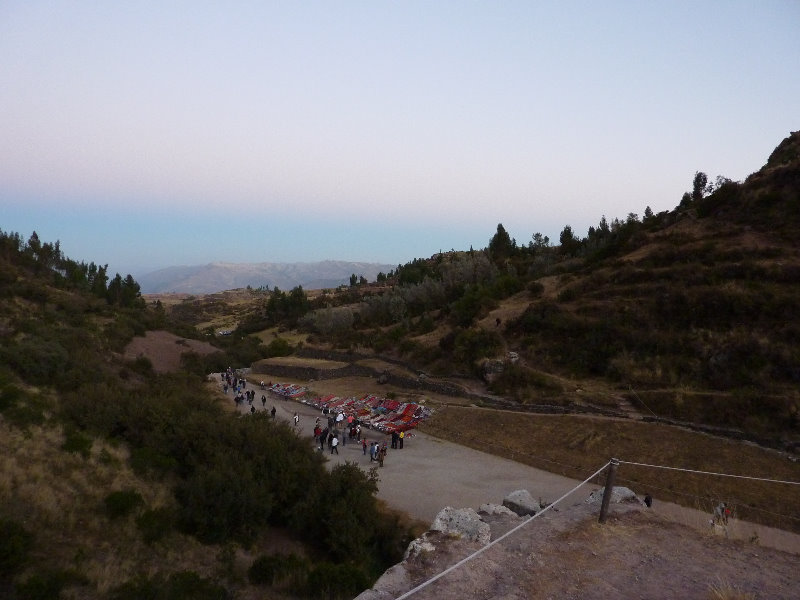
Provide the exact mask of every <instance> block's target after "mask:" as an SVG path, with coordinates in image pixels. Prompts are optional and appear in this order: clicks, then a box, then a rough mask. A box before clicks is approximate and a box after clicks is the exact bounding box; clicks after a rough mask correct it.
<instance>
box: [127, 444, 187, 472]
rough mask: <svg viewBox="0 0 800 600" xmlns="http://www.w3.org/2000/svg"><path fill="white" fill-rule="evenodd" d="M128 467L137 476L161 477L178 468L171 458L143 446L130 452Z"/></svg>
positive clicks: (176, 462)
mask: <svg viewBox="0 0 800 600" xmlns="http://www.w3.org/2000/svg"><path fill="white" fill-rule="evenodd" d="M130 465H131V468H132V469H133V471H134V472H135V473H136V474H137V475H150V476H157V477H160V476H163V475H166V474H167V473H169V472H171V471H172V470H173V469H175V468H176V467H177V466H178V461H176V460H175V459H174V458H172V457H171V456H168V455H166V454H162V453H161V452H159V451H158V450H155V449H154V448H150V447H149V446H144V447H142V448H134V449H133V450H132V451H131V458H130Z"/></svg>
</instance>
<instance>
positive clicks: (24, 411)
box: [0, 232, 412, 600]
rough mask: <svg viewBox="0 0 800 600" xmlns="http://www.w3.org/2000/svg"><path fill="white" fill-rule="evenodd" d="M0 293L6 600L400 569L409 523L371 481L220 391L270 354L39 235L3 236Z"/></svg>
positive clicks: (300, 589) (334, 588) (168, 597)
mask: <svg viewBox="0 0 800 600" xmlns="http://www.w3.org/2000/svg"><path fill="white" fill-rule="evenodd" d="M0 284H2V285H0V455H2V468H0V597H2V598H4V599H7V600H17V599H19V600H33V599H44V598H47V599H57V598H65V599H66V598H71V599H77V598H80V599H82V600H83V599H87V600H95V599H97V600H100V599H108V600H127V599H131V600H132V599H134V598H136V599H139V598H154V599H156V600H161V599H165V600H178V599H187V600H188V599H193V600H197V599H199V600H202V599H209V600H210V599H214V600H223V599H227V598H234V597H235V598H241V599H243V600H246V599H250V598H253V599H255V598H259V599H263V598H276V599H280V598H297V597H309V596H313V595H314V594H316V593H326V594H328V593H330V594H331V595H332V596H334V597H352V596H354V595H355V594H356V593H357V592H358V591H360V590H362V589H364V588H365V587H367V586H368V585H369V583H370V581H372V580H373V579H374V578H375V577H376V576H377V575H378V574H379V573H380V572H381V571H382V570H383V569H385V568H386V566H388V565H389V564H392V563H393V562H395V561H396V560H398V559H399V558H400V556H401V555H402V551H403V549H404V547H405V545H406V543H407V541H408V539H410V538H411V537H412V535H411V532H410V525H409V524H408V522H407V521H406V520H404V519H403V518H401V517H400V516H398V515H397V514H395V513H393V512H391V511H390V510H387V509H385V508H384V507H382V505H380V504H379V503H378V501H377V499H376V498H375V494H376V491H377V487H376V480H375V477H374V476H373V475H370V474H369V473H365V472H362V471H361V470H360V469H358V468H356V467H354V466H348V465H342V466H339V467H338V468H335V469H332V470H328V469H326V467H325V465H324V460H323V459H322V458H321V457H320V456H319V454H318V453H316V452H314V449H313V448H312V446H311V444H309V443H308V440H306V439H305V438H303V437H301V436H300V435H298V432H297V431H296V430H294V429H292V428H291V426H290V425H289V424H288V422H287V421H286V420H284V419H271V418H269V416H268V415H259V416H250V415H248V416H247V417H244V418H240V417H238V416H237V415H236V414H235V413H234V412H233V411H231V410H230V404H229V402H222V398H221V397H220V396H221V395H220V394H219V391H218V389H219V385H218V381H219V380H218V379H217V384H216V385H211V386H210V385H209V384H208V382H207V381H206V379H207V374H208V373H210V372H213V371H216V372H220V371H223V370H224V369H225V367H226V366H227V365H230V364H236V365H239V364H243V363H245V362H246V361H252V360H253V359H254V358H255V357H259V356H260V354H259V351H258V344H257V342H256V343H253V342H248V341H236V340H228V339H225V340H215V339H214V338H208V337H207V336H203V335H202V334H200V333H199V332H197V331H196V330H195V329H193V328H192V327H190V326H187V325H186V324H184V323H180V322H176V321H173V320H171V319H170V317H169V316H168V315H167V314H166V312H167V311H166V310H165V307H164V306H163V305H162V304H160V303H158V302H156V303H153V304H151V305H149V306H147V305H146V303H145V302H144V300H143V299H142V298H141V296H140V294H139V288H138V284H137V283H136V282H135V281H134V280H133V279H132V278H131V277H130V276H129V277H126V278H124V279H123V278H122V277H120V276H119V275H117V276H116V277H115V278H110V277H108V276H107V274H106V273H105V269H104V268H102V267H98V266H97V265H95V264H94V263H90V264H88V265H87V264H85V263H82V262H76V261H74V260H71V259H69V258H67V257H65V256H63V254H62V253H61V252H60V250H59V245H58V243H55V244H53V243H50V242H42V241H41V240H39V239H38V236H37V235H36V234H35V233H34V234H32V235H31V237H30V238H29V239H28V240H27V241H25V240H23V239H22V238H21V236H19V234H14V233H7V232H0ZM165 330H169V333H167V332H165ZM155 332H158V333H155ZM202 338H205V339H202ZM210 342H213V344H212V343H210ZM153 348H157V351H158V352H159V353H160V354H159V356H160V357H159V358H156V359H152V360H151V358H150V357H149V356H148V354H150V356H152V354H151V352H152V349H153ZM175 350H177V352H174V353H173V351H175ZM351 510H352V511H355V513H357V514H358V515H359V518H358V521H357V522H352V521H342V520H341V516H342V515H343V514H345V513H346V512H349V511H351ZM332 572H337V573H340V572H341V573H344V574H345V576H344V577H343V578H342V579H341V580H338V579H336V580H333V579H331V577H330V573H332Z"/></svg>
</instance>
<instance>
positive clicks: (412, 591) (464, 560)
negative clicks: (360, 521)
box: [396, 463, 610, 600]
mask: <svg viewBox="0 0 800 600" xmlns="http://www.w3.org/2000/svg"><path fill="white" fill-rule="evenodd" d="M609 464H610V463H606V464H604V465H603V466H602V467H600V468H599V469H597V471H595V472H594V473H592V474H591V475H590V476H589V477H587V478H586V479H584V480H583V481H582V482H581V483H579V484H578V485H576V486H575V487H574V488H572V489H571V490H570V491H568V492H567V493H566V494H564V495H563V496H561V497H560V498H559V499H558V500H556V501H555V502H553V503H552V504H548V505H547V506H546V507H545V508H543V509H542V510H540V511H539V512H537V513H536V514H535V515H531V516H530V517H529V518H527V519H526V520H525V521H523V522H522V523H520V524H519V525H517V526H516V527H514V528H513V529H511V530H509V531H507V532H506V533H504V534H503V535H501V536H500V537H498V538H497V539H495V540H492V541H491V542H489V543H488V544H486V545H485V546H483V547H482V548H479V549H478V550H476V551H475V552H473V553H472V554H470V555H469V556H467V557H465V558H462V559H461V560H460V561H458V562H457V563H456V564H454V565H452V566H450V567H448V568H447V569H445V570H444V571H442V572H441V573H439V574H437V575H434V576H433V577H431V578H430V579H428V580H426V581H423V582H422V583H421V584H419V585H418V586H416V587H415V588H412V589H410V590H408V591H407V592H406V593H404V594H402V595H401V596H398V597H397V598H396V600H404V599H405V598H409V597H410V596H412V595H414V594H416V593H417V592H419V591H420V590H422V589H424V588H426V587H428V586H429V585H431V584H432V583H433V582H434V581H437V580H439V579H441V578H442V577H444V576H445V575H447V574H448V573H451V572H453V571H455V570H456V569H458V568H459V567H461V566H462V565H465V564H466V563H468V562H469V561H471V560H473V559H474V558H476V557H478V556H480V555H481V554H483V553H484V552H486V551H487V550H488V549H489V548H491V547H493V546H495V545H497V544H499V543H500V542H502V541H503V540H504V539H506V538H507V537H508V536H510V535H512V534H513V533H515V532H517V531H519V530H520V529H522V528H523V527H525V525H527V524H528V523H530V522H531V521H533V520H534V519H536V518H538V517H540V516H541V515H543V514H544V513H546V512H547V511H548V510H550V509H551V508H553V507H554V506H556V505H557V504H558V503H559V502H561V501H562V500H564V498H566V497H567V496H569V495H570V494H572V493H573V492H575V491H576V490H578V489H579V488H581V487H582V486H584V485H586V484H587V483H588V482H589V481H590V480H592V479H593V478H595V477H596V476H598V475H599V474H600V473H602V472H603V470H604V469H605V468H606V467H608V465H609Z"/></svg>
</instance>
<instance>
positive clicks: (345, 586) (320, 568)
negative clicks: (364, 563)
mask: <svg viewBox="0 0 800 600" xmlns="http://www.w3.org/2000/svg"><path fill="white" fill-rule="evenodd" d="M370 583H371V581H370V578H369V576H368V575H367V574H366V573H365V572H364V569H363V567H361V566H360V565H357V564H354V563H345V564H333V563H329V562H325V561H323V562H320V563H318V564H316V565H314V567H313V568H312V569H311V571H310V572H309V574H308V588H307V594H308V595H309V596H311V597H312V598H326V599H329V600H349V599H350V598H354V597H355V596H357V595H358V594H359V593H361V592H363V591H364V590H365V589H367V588H369V586H370Z"/></svg>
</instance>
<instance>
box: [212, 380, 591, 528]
mask: <svg viewBox="0 0 800 600" xmlns="http://www.w3.org/2000/svg"><path fill="white" fill-rule="evenodd" d="M262 394H263V395H266V396H267V403H266V407H265V408H264V407H262V404H261V396H262ZM228 397H231V394H230V393H229V394H228ZM254 405H255V406H256V409H257V410H259V411H261V410H265V409H266V410H268V411H269V410H271V408H272V406H275V408H276V409H277V417H278V418H280V419H284V420H286V421H291V419H292V416H293V415H294V413H295V412H297V413H298V414H299V416H300V424H299V429H300V433H301V434H302V435H306V436H308V437H309V438H311V436H312V435H313V429H314V422H315V420H316V418H317V417H321V421H322V422H323V425H322V426H323V428H324V426H325V420H326V419H327V417H326V416H323V415H321V414H320V411H318V410H316V409H314V408H312V407H310V406H308V405H305V404H302V403H300V402H296V401H294V400H284V399H282V398H281V397H279V396H278V395H276V394H272V393H270V392H262V391H261V390H259V389H258V387H257V386H256V400H255V402H254ZM239 410H240V411H241V412H243V413H246V412H248V411H249V410H250V407H249V405H247V404H246V403H245V404H244V405H243V406H241V407H240V408H239ZM362 437H366V438H367V440H368V442H371V441H373V440H374V441H379V442H380V443H383V442H384V441H386V443H387V444H390V442H391V440H390V436H388V435H386V434H383V433H380V432H378V431H373V430H371V429H364V430H362ZM403 446H404V447H403V449H402V450H399V449H398V450H392V449H391V447H390V448H389V450H388V455H387V457H386V461H385V463H384V465H385V466H384V467H383V468H380V467H378V466H377V463H375V462H370V459H369V453H367V455H366V456H364V454H363V453H362V448H361V446H360V444H355V443H348V444H347V445H344V446H342V445H340V446H339V454H338V455H336V454H330V453H329V452H328V450H327V448H326V449H325V454H326V456H327V458H328V459H329V461H328V464H329V465H330V466H333V465H336V464H341V463H344V462H346V461H349V462H354V463H356V464H358V465H359V466H361V467H362V468H364V469H369V468H371V467H376V468H378V475H379V477H380V481H379V483H378V498H381V499H383V500H385V501H386V502H387V503H388V504H389V505H390V506H392V507H393V508H396V509H399V510H402V511H405V512H407V513H408V514H409V515H411V516H412V517H415V518H417V519H421V520H423V521H427V522H432V521H433V519H434V518H435V517H436V515H437V514H438V513H439V511H440V510H441V509H442V508H444V507H445V506H453V507H456V508H462V507H473V508H476V509H477V508H478V507H479V506H480V505H481V504H485V503H487V502H492V503H496V504H501V503H502V501H503V498H504V497H505V496H506V495H507V494H508V493H509V492H513V491H514V490H519V489H526V490H528V491H529V492H530V493H531V494H532V495H533V497H534V498H539V497H541V498H542V500H544V501H547V502H552V501H553V500H556V499H557V498H559V497H560V496H562V495H563V494H565V493H566V492H568V491H569V490H570V489H572V488H573V487H575V486H576V485H577V484H578V483H580V482H578V481H575V480H572V479H568V478H566V477H562V476H560V475H555V474H553V473H548V472H546V471H540V470H538V469H534V468H532V467H529V466H527V465H523V464H521V463H517V462H514V461H511V460H506V459H503V458H500V457H497V456H494V455H491V454H486V453H484V452H478V451H477V450H473V449H471V448H467V447H465V446H460V445H458V444H454V443H452V442H448V441H445V440H442V439H439V438H436V437H433V436H429V435H426V434H424V433H419V432H414V433H413V435H412V436H411V437H407V438H406V440H405V442H404V444H403ZM600 466H602V465H598V468H599V467H600ZM590 474H591V473H587V476H588V475H590ZM597 487H598V486H596V485H595V486H591V487H585V488H583V489H581V490H579V491H578V492H577V493H576V495H575V497H574V498H573V497H570V498H568V499H567V500H568V501H571V502H578V501H582V500H584V499H585V498H586V497H587V496H588V495H589V493H590V491H591V490H592V489H596V488H597Z"/></svg>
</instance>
